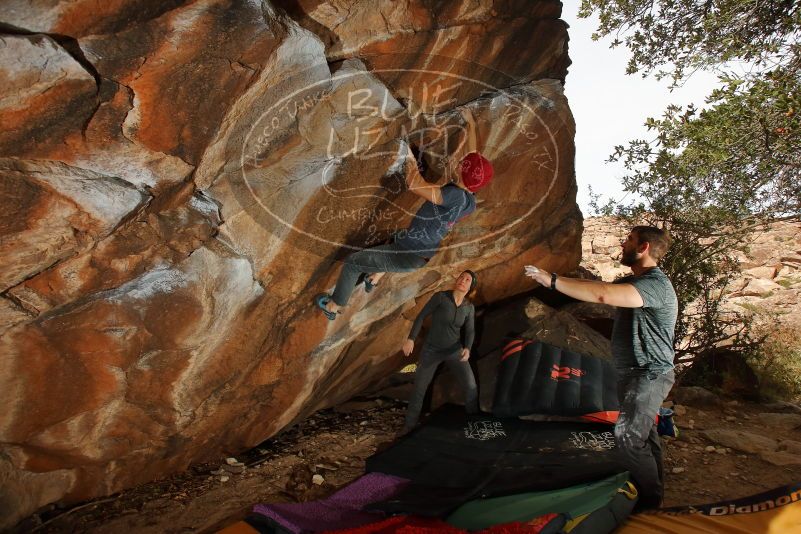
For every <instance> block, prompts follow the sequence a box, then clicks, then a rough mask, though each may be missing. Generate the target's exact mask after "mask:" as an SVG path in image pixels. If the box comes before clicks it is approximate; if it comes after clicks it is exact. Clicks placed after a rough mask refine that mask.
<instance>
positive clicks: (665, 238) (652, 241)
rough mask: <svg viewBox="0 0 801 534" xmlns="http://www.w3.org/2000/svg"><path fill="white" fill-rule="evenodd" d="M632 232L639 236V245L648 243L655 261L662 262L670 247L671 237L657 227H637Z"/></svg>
mask: <svg viewBox="0 0 801 534" xmlns="http://www.w3.org/2000/svg"><path fill="white" fill-rule="evenodd" d="M631 231H632V232H633V233H634V234H636V235H637V242H638V243H648V245H649V246H650V254H651V257H652V258H653V259H654V261H657V262H658V261H659V260H661V259H662V258H663V257H664V256H665V254H666V253H667V251H668V248H669V247H670V235H669V234H668V233H667V231H666V230H662V229H661V228H657V227H656V226H635V227H634V228H632V229H631Z"/></svg>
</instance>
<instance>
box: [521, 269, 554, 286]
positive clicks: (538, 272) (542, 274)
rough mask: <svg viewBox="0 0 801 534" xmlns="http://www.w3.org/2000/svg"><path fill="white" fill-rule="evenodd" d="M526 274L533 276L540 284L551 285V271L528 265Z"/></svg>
mask: <svg viewBox="0 0 801 534" xmlns="http://www.w3.org/2000/svg"><path fill="white" fill-rule="evenodd" d="M526 276H528V277H529V278H533V279H534V280H535V281H536V282H537V283H538V284H540V285H542V286H545V287H551V273H549V272H548V271H543V270H542V269H540V268H539V267H534V266H533V265H526Z"/></svg>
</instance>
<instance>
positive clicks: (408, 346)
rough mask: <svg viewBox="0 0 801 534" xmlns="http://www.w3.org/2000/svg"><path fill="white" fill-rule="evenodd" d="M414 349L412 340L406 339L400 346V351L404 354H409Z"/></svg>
mask: <svg viewBox="0 0 801 534" xmlns="http://www.w3.org/2000/svg"><path fill="white" fill-rule="evenodd" d="M413 350H414V340H412V339H407V340H406V341H404V342H403V347H401V351H402V352H403V355H404V356H410V355H411V354H412V351H413Z"/></svg>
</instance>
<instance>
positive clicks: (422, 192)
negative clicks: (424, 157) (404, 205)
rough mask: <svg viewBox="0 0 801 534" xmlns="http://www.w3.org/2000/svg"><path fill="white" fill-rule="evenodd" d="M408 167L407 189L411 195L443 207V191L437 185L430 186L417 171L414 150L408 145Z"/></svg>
mask: <svg viewBox="0 0 801 534" xmlns="http://www.w3.org/2000/svg"><path fill="white" fill-rule="evenodd" d="M406 165H407V169H408V172H407V173H406V187H407V188H408V189H409V191H410V192H411V193H414V194H415V195H417V196H419V197H421V198H424V199H425V200H428V201H429V202H431V203H433V204H437V205H438V206H441V205H442V202H443V200H442V190H441V188H440V186H438V185H437V184H429V183H428V182H426V181H425V180H424V179H423V177H422V176H421V175H420V171H419V170H418V169H417V160H416V159H415V157H414V154H412V148H411V147H410V146H409V145H406Z"/></svg>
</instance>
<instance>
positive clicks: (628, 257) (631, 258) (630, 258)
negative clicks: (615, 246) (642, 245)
mask: <svg viewBox="0 0 801 534" xmlns="http://www.w3.org/2000/svg"><path fill="white" fill-rule="evenodd" d="M620 263H621V264H622V265H625V266H626V267H631V266H632V265H634V264H635V263H637V251H636V250H628V251H626V250H624V251H623V254H622V255H621V256H620Z"/></svg>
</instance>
